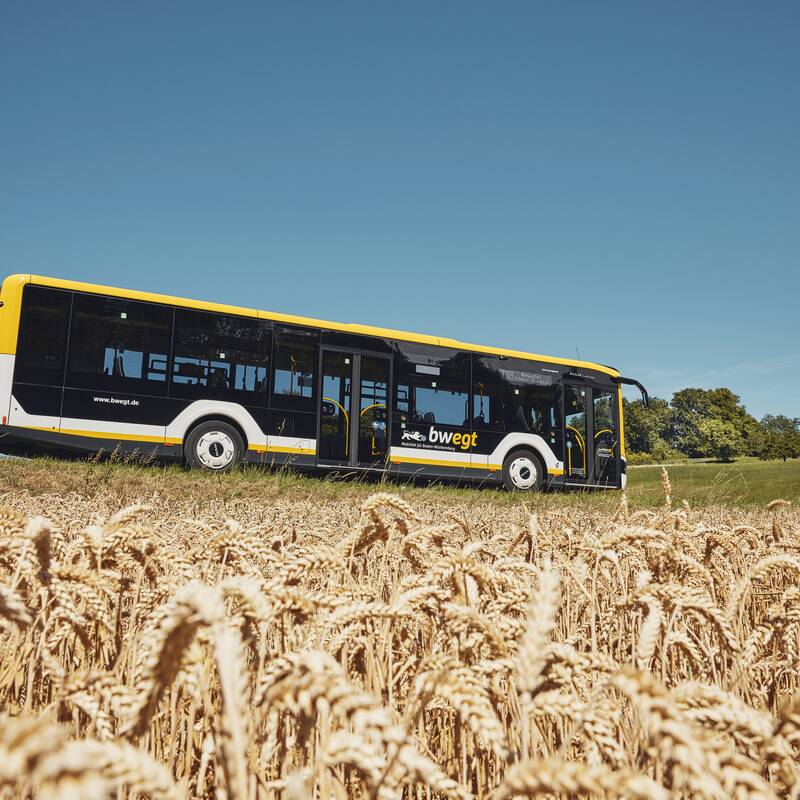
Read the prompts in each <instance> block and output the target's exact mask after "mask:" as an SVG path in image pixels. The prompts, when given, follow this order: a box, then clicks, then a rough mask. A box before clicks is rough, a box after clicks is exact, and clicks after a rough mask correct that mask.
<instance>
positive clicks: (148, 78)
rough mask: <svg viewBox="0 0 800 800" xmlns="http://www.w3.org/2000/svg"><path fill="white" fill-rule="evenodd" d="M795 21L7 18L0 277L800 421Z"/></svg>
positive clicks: (627, 11) (1, 67) (532, 15)
mask: <svg viewBox="0 0 800 800" xmlns="http://www.w3.org/2000/svg"><path fill="white" fill-rule="evenodd" d="M799 37H800V5H798V4H797V3H779V2H773V3H764V4H756V3H736V2H707V3H689V2H683V3H670V4H653V3H639V2H636V3H633V2H632V3H610V4H597V3H571V4H547V5H546V4H543V3H541V4H540V3H535V2H519V3H517V2H499V3H469V2H457V3H456V2H453V3H447V2H441V3H427V2H426V3H422V2H420V3H415V2H405V3H392V4H390V3H380V2H378V3H375V2H370V3H368V2H364V3H351V2H347V1H346V0H345V1H344V2H340V3H318V4H314V3H307V4H290V3H285V4H272V3H267V2H258V3H204V2H192V3H189V2H186V3H181V2H177V1H175V2H169V3H161V2H141V3H135V4H133V3H129V4H122V3H115V2H103V3H99V2H98V3H81V2H76V3H69V4H67V3H55V2H52V3H47V2H42V3H28V2H8V1H7V2H5V3H3V4H2V5H0V267H1V270H2V272H4V273H11V272H36V273H41V274H48V275H56V276H61V277H73V278H77V279H82V280H89V281H96V282H106V283H111V284H117V285H122V286H129V287H134V288H141V289H147V290H155V291H162V292H168V293H175V294H183V295H189V296H195V297H200V298H204V299H212V300H220V301H224V302H231V303H237V304H242V305H251V306H257V307H262V308H268V309H273V310H278V311H287V312H293V313H300V314H307V315H312V316H321V317H327V318H331V319H336V320H343V321H355V322H364V323H371V324H381V325H386V326H390V327H399V328H408V329H412V330H419V331H424V332H430V333H435V334H439V335H444V336H453V337H456V338H460V339H465V340H468V341H477V342H481V343H485V344H493V345H499V346H508V347H516V348H520V349H525V350H532V351H534V352H541V353H549V354H553V355H562V356H574V355H575V353H576V350H577V352H579V353H580V355H581V357H582V358H584V359H590V360H597V361H601V362H603V363H607V364H613V365H615V366H617V367H618V368H620V369H621V370H623V371H624V372H625V373H626V374H628V375H631V376H634V377H637V378H639V379H641V380H642V381H644V382H645V383H646V384H647V385H648V387H649V388H650V390H651V392H652V393H654V394H659V395H669V394H670V393H671V392H672V391H674V390H676V389H678V388H681V387H684V386H703V387H709V388H710V387H715V386H719V385H727V386H730V387H731V388H732V389H733V390H734V391H736V392H737V393H739V394H740V395H741V396H742V399H743V401H744V402H745V403H746V405H747V406H748V408H749V409H750V410H751V411H752V412H753V413H754V414H756V415H757V416H761V415H763V414H765V413H768V412H773V413H785V414H789V415H792V416H800V401H799V400H798V396H800V346H798V338H799V337H798V330H797V329H798V317H799V316H800V315H799V314H798V297H799V296H800V294H799V292H798V290H800V149H799V144H798V143H800V91H798V77H800V48H798V46H797V42H798V38H799Z"/></svg>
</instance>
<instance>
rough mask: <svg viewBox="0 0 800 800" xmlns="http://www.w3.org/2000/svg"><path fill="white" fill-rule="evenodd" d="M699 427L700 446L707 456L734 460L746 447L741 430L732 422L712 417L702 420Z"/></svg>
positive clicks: (721, 459)
mask: <svg viewBox="0 0 800 800" xmlns="http://www.w3.org/2000/svg"><path fill="white" fill-rule="evenodd" d="M697 429H698V433H699V447H700V449H701V452H702V454H703V455H705V456H710V457H713V458H717V459H719V460H720V461H733V459H734V458H735V457H736V456H738V455H741V454H742V452H743V451H744V449H745V442H744V437H743V436H742V433H741V431H740V430H739V428H737V427H736V425H734V424H733V423H731V422H725V421H723V420H721V419H716V418H713V417H711V418H707V419H702V420H700V422H699V423H698V425H697Z"/></svg>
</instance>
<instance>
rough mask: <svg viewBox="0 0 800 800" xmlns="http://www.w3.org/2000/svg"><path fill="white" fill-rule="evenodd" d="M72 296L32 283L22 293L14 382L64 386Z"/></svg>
mask: <svg viewBox="0 0 800 800" xmlns="http://www.w3.org/2000/svg"><path fill="white" fill-rule="evenodd" d="M71 301H72V293H71V292H64V291H61V290H59V289H46V288H45V287H44V286H33V285H31V284H28V285H27V286H26V287H25V289H24V290H23V293H22V315H21V317H20V323H19V337H18V344H17V357H16V359H15V360H14V380H15V381H19V382H20V383H36V384H40V385H44V386H61V384H62V383H63V381H64V354H65V350H66V349H67V328H68V326H69V312H70V303H71Z"/></svg>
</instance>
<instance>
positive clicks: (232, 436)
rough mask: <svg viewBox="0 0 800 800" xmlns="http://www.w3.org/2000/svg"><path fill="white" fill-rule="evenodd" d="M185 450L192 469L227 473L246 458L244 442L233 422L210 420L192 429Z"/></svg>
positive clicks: (187, 463) (188, 464)
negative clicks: (231, 423) (230, 423)
mask: <svg viewBox="0 0 800 800" xmlns="http://www.w3.org/2000/svg"><path fill="white" fill-rule="evenodd" d="M184 453H185V457H186V466H187V467H189V469H208V470H211V471H213V472H226V471H228V470H231V469H233V468H234V467H238V466H239V465H240V464H241V463H242V461H243V460H244V441H243V440H242V437H241V435H240V434H239V431H237V430H236V428H234V427H233V425H229V424H228V423H227V422H222V420H216V419H211V420H208V422H201V423H200V424H199V425H198V426H197V427H196V428H192V430H191V431H190V432H189V435H188V436H187V437H186V445H185V447H184Z"/></svg>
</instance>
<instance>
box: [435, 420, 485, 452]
mask: <svg viewBox="0 0 800 800" xmlns="http://www.w3.org/2000/svg"><path fill="white" fill-rule="evenodd" d="M428 441H429V442H430V443H431V444H451V445H453V446H454V447H460V448H461V449H462V450H469V449H470V447H475V445H477V444H478V434H477V433H453V432H452V431H437V430H436V428H434V427H433V425H431V429H430V431H429V433H428Z"/></svg>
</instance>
